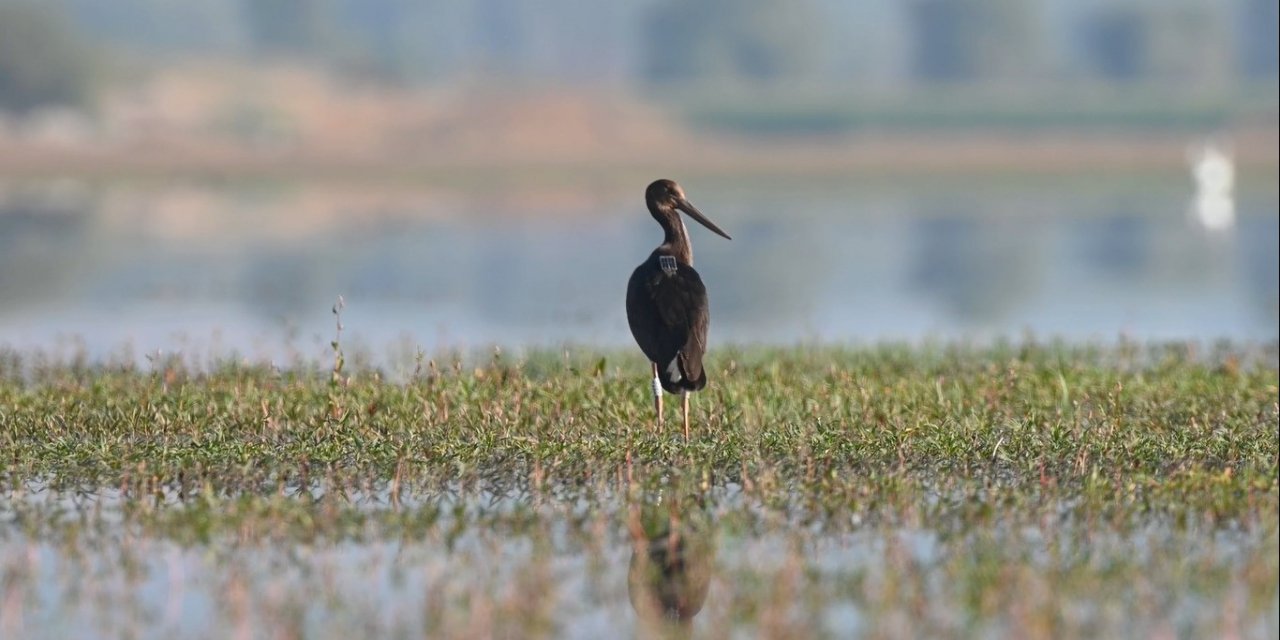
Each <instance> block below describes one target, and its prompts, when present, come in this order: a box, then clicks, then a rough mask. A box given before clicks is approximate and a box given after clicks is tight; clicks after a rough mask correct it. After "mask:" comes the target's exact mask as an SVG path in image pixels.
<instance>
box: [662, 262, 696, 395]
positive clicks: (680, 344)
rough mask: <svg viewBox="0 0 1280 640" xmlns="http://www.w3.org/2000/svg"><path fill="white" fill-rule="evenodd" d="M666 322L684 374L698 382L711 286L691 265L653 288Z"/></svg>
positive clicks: (690, 381)
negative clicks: (708, 287)
mask: <svg viewBox="0 0 1280 640" xmlns="http://www.w3.org/2000/svg"><path fill="white" fill-rule="evenodd" d="M653 294H654V301H655V302H657V306H658V311H659V314H660V315H662V324H663V325H664V326H666V328H667V330H668V335H671V340H672V343H673V344H672V346H671V347H672V348H673V353H672V357H678V358H680V360H678V366H680V371H681V375H682V376H684V378H685V379H686V380H687V384H686V387H687V385H695V387H700V385H698V383H699V381H700V380H701V379H703V353H705V352H707V325H708V324H709V321H710V314H709V312H708V305H707V287H705V285H704V284H703V279H701V276H699V275H698V271H695V270H694V268H691V266H689V265H684V264H681V265H680V266H678V269H677V271H676V274H675V275H671V276H668V278H663V279H662V280H660V282H658V283H657V284H655V285H654V287H653ZM663 365H666V362H663Z"/></svg>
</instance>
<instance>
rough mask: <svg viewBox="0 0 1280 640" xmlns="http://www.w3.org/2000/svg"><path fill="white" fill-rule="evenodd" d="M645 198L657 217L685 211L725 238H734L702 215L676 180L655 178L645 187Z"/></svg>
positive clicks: (650, 209)
mask: <svg viewBox="0 0 1280 640" xmlns="http://www.w3.org/2000/svg"><path fill="white" fill-rule="evenodd" d="M644 199H645V201H646V202H647V203H648V204H649V211H651V212H652V213H653V215H654V217H655V218H658V217H659V216H660V215H674V214H675V212H676V211H683V212H684V213H685V215H688V216H689V217H690V218H693V219H694V220H697V221H698V223H699V224H701V225H702V226H704V227H706V228H708V229H710V230H712V231H714V232H715V233H716V234H718V235H720V236H721V237H723V238H724V239H725V240H732V239H733V238H730V237H729V234H727V233H725V232H724V231H721V230H720V227H717V226H716V225H715V223H713V222H711V221H710V220H708V219H707V217H706V216H704V215H702V212H701V211H698V208H697V207H695V206H693V203H691V202H689V199H688V198H686V197H685V196H684V189H682V188H680V185H678V184H676V181H675V180H667V179H662V180H654V181H653V182H652V183H650V184H649V188H648V189H645V192H644Z"/></svg>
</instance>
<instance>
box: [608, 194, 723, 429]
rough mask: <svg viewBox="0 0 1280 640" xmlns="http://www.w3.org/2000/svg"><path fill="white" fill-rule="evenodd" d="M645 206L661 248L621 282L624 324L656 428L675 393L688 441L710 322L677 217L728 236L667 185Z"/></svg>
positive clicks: (647, 197) (690, 249) (704, 292)
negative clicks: (646, 372)
mask: <svg viewBox="0 0 1280 640" xmlns="http://www.w3.org/2000/svg"><path fill="white" fill-rule="evenodd" d="M644 199H645V204H647V205H648V207H649V213H650V214H651V215H653V219H654V220H657V221H658V224H659V225H661V226H662V232H663V234H664V235H663V239H662V244H660V245H658V247H657V248H656V249H654V250H653V252H652V253H650V254H649V257H648V259H646V260H645V261H644V262H642V263H641V264H640V266H638V267H636V269H635V271H633V272H632V273H631V279H630V280H629V281H628V282H627V324H629V325H630V326H631V335H632V336H634V337H635V339H636V343H637V344H639V345H640V350H641V351H643V352H644V354H645V356H646V357H648V358H649V363H650V369H651V371H652V373H653V384H652V390H653V406H654V410H655V411H656V412H657V423H658V428H659V429H660V428H661V426H662V392H663V390H666V391H667V392H668V393H673V394H675V393H678V394H680V401H681V405H682V413H683V416H684V437H685V440H686V441H688V439H689V392H690V391H698V390H700V389H702V388H703V387H706V386H707V372H706V370H705V369H704V368H703V366H702V358H703V356H704V355H705V354H706V351H707V325H708V324H709V322H710V320H711V313H710V308H709V305H708V303H707V288H706V286H705V285H704V284H703V282H702V277H701V276H699V275H698V272H697V271H695V270H694V269H693V247H692V245H691V244H690V243H689V230H688V229H686V228H685V226H684V220H683V219H682V218H681V217H680V213H681V212H683V213H684V214H685V215H687V216H689V217H690V218H693V219H694V220H697V221H698V223H699V224H701V225H702V226H704V227H706V228H708V229H710V230H711V231H713V232H715V233H716V234H718V235H720V236H721V237H723V238H724V239H726V240H732V239H733V238H730V237H729V234H727V233H725V232H724V231H722V230H721V229H720V227H717V226H716V225H715V223H713V222H711V221H710V220H708V219H707V217H706V216H704V215H702V212H701V211H699V210H698V209H697V207H695V206H693V204H692V203H690V202H689V199H688V198H686V197H685V195H684V189H682V188H681V187H680V185H678V184H676V183H675V181H673V180H666V179H662V180H655V181H654V182H653V183H651V184H650V185H649V187H648V188H647V189H645V193H644Z"/></svg>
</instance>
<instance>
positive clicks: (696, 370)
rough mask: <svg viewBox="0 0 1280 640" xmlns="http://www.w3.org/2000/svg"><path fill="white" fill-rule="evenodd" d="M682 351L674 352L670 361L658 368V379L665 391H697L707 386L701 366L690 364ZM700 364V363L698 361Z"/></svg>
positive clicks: (705, 373) (705, 376) (704, 372)
mask: <svg viewBox="0 0 1280 640" xmlns="http://www.w3.org/2000/svg"><path fill="white" fill-rule="evenodd" d="M691 364H692V363H690V362H688V361H687V360H686V359H685V357H684V354H683V353H678V354H676V357H675V358H672V359H671V362H670V363H668V364H667V366H666V367H663V368H661V369H659V370H658V381H659V382H661V383H662V388H663V389H666V390H667V393H680V392H681V391H699V390H701V389H702V388H703V387H705V386H707V372H706V370H705V369H703V368H702V367H701V366H697V367H694V366H690V365H691ZM698 364H699V365H701V363H698Z"/></svg>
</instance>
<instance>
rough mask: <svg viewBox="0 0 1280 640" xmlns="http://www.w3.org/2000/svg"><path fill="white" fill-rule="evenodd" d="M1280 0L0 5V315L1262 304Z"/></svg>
mask: <svg viewBox="0 0 1280 640" xmlns="http://www.w3.org/2000/svg"><path fill="white" fill-rule="evenodd" d="M1278 21H1280V20H1278V17H1277V3H1276V2H1275V0H864V1H863V2H856V3H852V2H844V1H842V0H794V1H792V2H787V3H778V2H768V1H766V0H618V1H615V2H592V1H589V0H543V1H542V2H538V3H528V2H518V1H517V0H184V1H183V2H171V1H167V0H113V1H112V2H109V3H107V2H101V1H99V0H39V1H38V2H37V1H34V0H0V301H3V302H0V345H7V346H10V347H16V348H45V349H62V348H73V349H81V350H86V351H88V352H89V353H90V354H93V355H98V356H102V355H109V354H114V353H119V352H122V351H123V352H125V353H147V352H153V351H155V350H165V351H173V350H188V351H191V350H199V351H206V352H208V351H219V352H225V351H227V350H235V351H237V352H239V353H241V354H244V355H246V356H250V357H270V358H276V357H280V356H281V354H282V353H285V352H303V353H306V354H308V355H310V354H318V353H321V352H323V351H324V350H327V349H328V341H329V340H330V339H331V338H332V336H333V331H334V326H333V325H334V318H333V317H332V315H331V313H330V309H331V307H332V305H333V303H334V301H335V299H336V298H337V297H338V296H339V295H343V296H345V301H346V309H345V311H344V316H343V318H344V321H345V324H346V331H345V332H344V340H348V341H354V342H356V343H357V344H362V345H364V346H365V347H366V348H367V350H368V351H370V352H371V353H373V354H374V355H375V357H381V356H380V354H393V353H404V352H405V351H406V350H408V351H412V350H413V349H415V348H419V347H420V348H423V349H426V350H428V351H431V350H435V349H439V348H443V347H461V348H469V347H478V346H484V345H489V344H502V345H507V346H516V347H518V346H528V345H549V344H561V343H565V342H573V343H586V344H592V345H618V346H623V345H628V344H630V336H629V333H628V331H627V327H626V320H625V316H624V314H623V296H624V288H625V286H626V280H627V277H628V275H629V274H630V271H631V269H632V268H634V266H635V265H636V264H638V263H639V262H640V261H641V260H643V259H644V258H645V257H646V255H647V254H648V252H649V251H650V250H651V249H652V247H653V246H655V245H656V244H657V243H658V242H660V239H661V232H660V231H659V230H658V228H657V226H656V225H655V224H654V222H653V221H652V219H651V218H650V217H649V216H648V214H647V213H646V212H645V209H644V204H643V197H642V194H643V190H644V187H645V186H646V185H647V184H648V182H649V181H650V180H652V179H654V178H658V177H669V178H674V179H676V180H678V181H680V182H681V183H682V184H683V185H684V186H685V188H686V191H687V192H688V194H689V196H690V198H691V199H692V200H693V202H695V203H696V204H697V205H698V206H699V207H700V208H701V209H702V210H703V211H704V212H705V213H706V214H708V215H709V216H710V217H711V218H712V219H713V220H715V221H716V222H717V223H719V224H720V225H721V226H722V227H724V228H725V229H726V230H727V231H728V232H729V233H730V234H731V235H733V237H734V240H733V241H732V242H726V241H723V240H722V239H720V238H717V237H715V236H713V235H711V234H709V233H702V232H700V231H699V230H694V231H693V235H694V247H695V254H696V256H697V266H698V268H699V270H700V271H701V272H702V273H703V277H704V279H705V280H706V281H707V282H708V285H709V289H710V294H711V302H712V314H713V329H712V336H713V340H714V341H716V342H720V343H723V342H726V341H731V342H737V343H752V342H768V343H781V344H790V343H795V342H798V341H812V340H823V341H847V342H859V343H869V342H877V341H882V340H907V341H920V340H928V339H974V340H986V339H991V338H994V337H998V336H1009V337H1013V338H1018V337H1021V336H1023V335H1025V334H1028V333H1029V334H1031V335H1034V336H1037V337H1045V338H1047V337H1054V336H1059V337H1065V338H1068V339H1072V340H1104V341H1109V340H1114V339H1117V338H1119V337H1121V336H1126V337H1131V338H1137V339H1194V340H1202V341H1211V340H1216V339H1219V338H1230V339H1235V340H1262V341H1271V340H1274V339H1275V338H1276V335H1277V329H1276V327H1277V319H1278V312H1277V309H1278V293H1277V290H1278V289H1280V284H1278V282H1280V278H1278V276H1277V270H1278V267H1277V264H1278V262H1280V261H1278V259H1277V237H1278V236H1280V233H1278V231H1280V229H1278V226H1277V220H1278V218H1280V216H1278V213H1277V209H1278V204H1277V203H1278V200H1280V198H1278V195H1277V194H1278V188H1277V154H1278V152H1277V147H1278V142H1277V135H1278V127H1277V113H1278V110H1277V105H1278V103H1280V100H1278V98H1277V59H1278V55H1277V22H1278Z"/></svg>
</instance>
